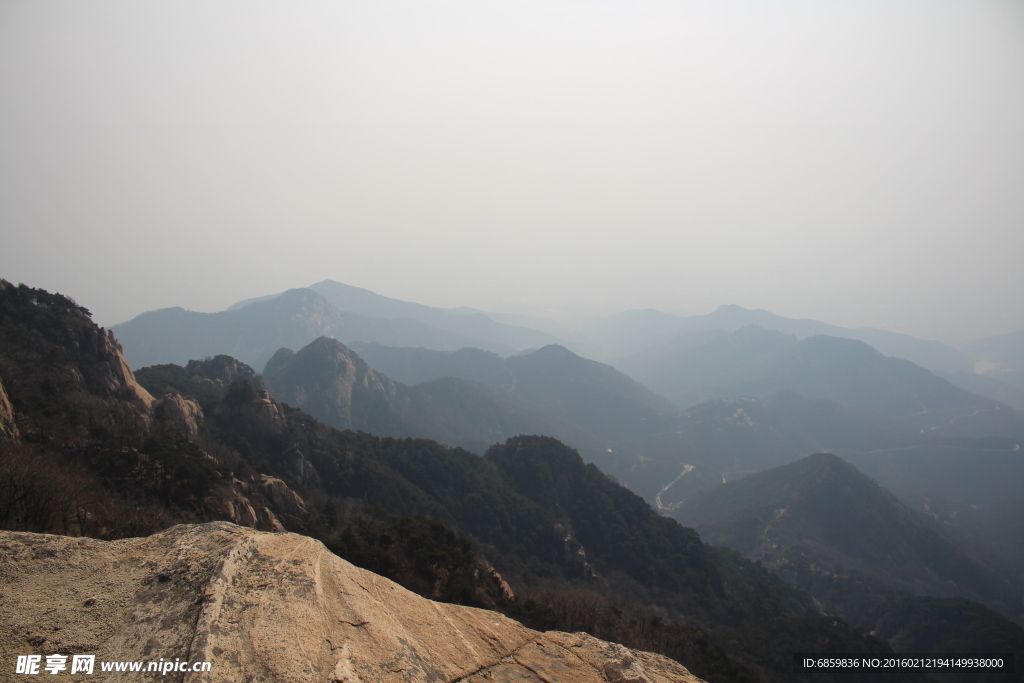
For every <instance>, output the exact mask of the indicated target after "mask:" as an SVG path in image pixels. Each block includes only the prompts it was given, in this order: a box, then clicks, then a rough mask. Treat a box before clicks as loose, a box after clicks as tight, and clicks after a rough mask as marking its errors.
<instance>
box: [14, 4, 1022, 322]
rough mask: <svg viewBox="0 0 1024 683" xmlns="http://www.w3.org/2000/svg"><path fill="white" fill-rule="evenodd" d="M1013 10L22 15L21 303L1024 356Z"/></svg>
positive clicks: (644, 8) (376, 9)
mask: <svg viewBox="0 0 1024 683" xmlns="http://www.w3.org/2000/svg"><path fill="white" fill-rule="evenodd" d="M1022 261H1024V3H1021V2H1019V1H1018V0H963V1H950V0H921V1H903V0H885V1H882V0H878V1H872V0H845V1H844V0H832V1H828V2H826V1H824V0H816V1H807V2H801V1H795V0H775V1H773V2H764V1H763V0H751V1H749V2H743V1H736V0H715V1H712V0H708V1H706V2H687V1H686V0H674V1H672V2H654V1H645V0H628V1H627V0H616V1H610V0H586V1H583V0H581V1H579V2H571V1H566V0H544V1H543V2H534V1H533V0H516V1H515V2H505V1H503V0H493V1H489V2H480V1H479V0H450V1H436V2H431V1H428V0H419V1H416V2H412V1H405V2H393V1H390V0H373V1H370V0H365V1H363V0H360V1H358V2H345V1H342V0H334V1H330V2H327V1H325V2H253V1H252V0H245V1H241V2H211V1H210V0H202V1H198V2H187V1H183V0H174V1H173V2H137V0H127V1H125V2H109V1H105V0H90V2H51V1H49V0H25V1H12V0H0V277H4V278H6V279H9V280H13V281H15V282H19V281H20V282H25V283H26V284H30V285H33V286H37V287H44V288H46V289H51V290H56V291H61V292H64V293H66V294H69V295H71V296H73V297H75V298H76V299H77V300H78V301H79V303H82V304H83V305H85V306H87V307H89V308H90V309H92V311H93V313H94V316H95V318H96V320H97V322H99V323H101V324H106V325H109V324H114V323H117V322H121V321H123V320H125V319H128V318H130V317H132V316H134V315H136V314H138V313H140V312H142V311H144V310H149V309H154V308H160V307H165V306H184V307H186V308H192V309H195V310H206V311H212V310H219V309H222V308H224V307H226V306H227V305H229V304H231V303H233V302H235V301H237V300H239V299H244V298H248V297H251V296H258V295H262V294H269V293H271V292H275V291H280V290H282V289H286V288H290V287H297V286H305V285H308V284H311V283H313V282H316V281H319V280H322V279H324V278H331V279H335V280H339V281H341V282H345V283H348V284H352V285H357V286H361V287H365V288H368V289H371V290H374V291H376V292H379V293H381V294H386V295H388V296H393V297H397V298H402V299H407V300H415V301H420V302H423V303H428V304H432V305H440V306H458V305H469V306H475V307H479V308H483V309H490V310H508V311H516V312H526V311H528V310H540V309H546V308H550V309H557V310H560V311H563V312H569V313H578V314H597V313H608V312H614V311H617V310H621V309H625V308H660V309H663V310H668V311H673V312H679V313H700V312H707V311H709V310H711V309H713V308H715V307H716V306H717V305H718V304H721V303H737V304H740V305H742V306H746V307H751V308H767V309H769V310H772V311H774V312H776V313H780V314H783V315H789V316H796V317H812V318H818V319H822V320H825V321H828V322H832V323H836V324H841V325H850V326H856V325H875V326H879V327H885V328H889V329H895V330H899V331H905V332H910V333H915V334H919V335H923V336H932V337H938V338H944V339H948V340H951V341H954V342H956V341H960V340H963V339H966V338H972V337H975V336H983V335H987V334H993V333H999V332H1006V331H1010V330H1016V329H1021V328H1024V264H1022Z"/></svg>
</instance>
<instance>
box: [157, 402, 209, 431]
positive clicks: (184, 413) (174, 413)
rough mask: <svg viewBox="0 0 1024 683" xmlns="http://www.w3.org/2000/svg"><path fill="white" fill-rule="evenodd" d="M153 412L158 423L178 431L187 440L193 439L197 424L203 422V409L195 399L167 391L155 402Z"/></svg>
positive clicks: (197, 429) (197, 427)
mask: <svg viewBox="0 0 1024 683" xmlns="http://www.w3.org/2000/svg"><path fill="white" fill-rule="evenodd" d="M154 412H155V415H156V419H157V420H158V421H159V422H160V424H162V425H163V426H165V427H167V428H170V429H172V430H175V431H177V432H179V433H180V434H182V435H183V436H184V437H185V438H186V439H188V440H189V441H195V439H196V436H198V435H199V425H201V424H202V423H203V409H202V408H200V407H199V403H197V402H196V401H193V400H191V399H187V398H182V397H181V395H180V394H176V393H173V392H168V393H167V394H166V395H164V397H163V398H162V399H161V400H160V402H159V403H158V404H157V406H156V409H155V411H154Z"/></svg>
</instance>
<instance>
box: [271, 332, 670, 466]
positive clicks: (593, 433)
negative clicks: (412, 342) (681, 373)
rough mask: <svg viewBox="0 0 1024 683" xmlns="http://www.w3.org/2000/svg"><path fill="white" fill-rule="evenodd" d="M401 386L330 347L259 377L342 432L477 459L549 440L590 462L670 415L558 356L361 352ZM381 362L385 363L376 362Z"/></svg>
mask: <svg viewBox="0 0 1024 683" xmlns="http://www.w3.org/2000/svg"><path fill="white" fill-rule="evenodd" d="M358 348H360V349H361V350H363V351H364V352H366V353H369V354H370V355H371V356H372V357H374V358H375V359H376V360H377V361H378V362H377V363H375V364H376V365H377V367H378V368H381V367H384V368H387V369H388V370H397V373H396V374H397V375H398V377H399V378H401V379H403V380H409V379H410V377H411V378H412V381H415V382H416V383H415V384H411V385H407V384H405V383H403V382H396V381H394V380H393V379H392V378H391V377H390V375H389V374H387V373H381V372H377V371H376V370H375V369H373V368H371V367H370V366H369V365H368V364H367V363H366V362H364V360H363V359H362V358H361V357H360V356H359V355H357V354H356V353H355V352H354V351H353V350H352V349H349V348H348V347H346V346H345V345H344V344H342V343H341V342H339V341H337V340H335V339H329V338H320V339H318V340H316V341H314V342H313V343H311V344H309V345H308V346H306V347H304V348H303V349H301V350H300V351H298V352H294V353H293V352H291V351H290V350H289V349H281V350H279V351H278V352H277V353H275V354H274V356H273V358H271V360H270V362H268V364H267V367H266V368H265V372H264V381H265V382H266V384H267V387H268V389H269V390H270V392H271V393H272V394H273V395H274V396H275V397H277V398H278V399H280V400H282V401H284V402H286V403H289V404H291V405H295V406H297V407H300V408H302V409H303V410H305V411H306V412H308V413H310V414H311V415H313V416H314V417H316V418H317V419H320V420H323V421H325V422H327V423H328V424H332V425H334V426H336V427H339V428H342V429H346V428H350V429H363V430H366V431H370V432H373V433H375V434H384V435H389V436H417V437H424V438H433V439H436V440H438V441H442V442H445V443H451V444H454V445H459V446H462V447H464V448H468V449H470V450H474V451H477V452H482V451H483V450H484V449H485V448H486V447H487V446H489V445H490V444H492V443H495V442H496V441H502V440H504V439H507V438H509V437H510V436H514V435H516V434H521V433H535V434H545V435H549V436H555V437H558V438H561V439H565V440H567V441H569V442H570V443H573V444H574V445H576V446H577V447H578V448H581V449H583V450H584V451H586V452H588V453H590V454H591V455H594V454H597V453H600V452H604V451H607V449H608V448H609V445H611V446H614V447H616V448H617V445H618V443H620V442H621V440H623V439H625V438H630V437H632V436H635V435H636V434H637V433H639V432H640V431H642V430H643V429H645V428H646V427H645V425H647V424H649V422H650V421H651V420H653V419H654V418H655V416H656V415H657V414H658V410H659V409H672V405H671V404H670V403H669V402H668V401H665V400H664V399H663V398H661V397H660V396H658V395H656V394H654V393H653V392H650V391H649V390H647V389H646V388H644V387H643V386H642V385H639V384H637V383H636V382H634V381H633V380H631V379H629V378H628V377H626V376H625V375H622V374H621V373H619V372H618V371H616V370H615V369H614V368H611V367H610V366H606V365H602V364H600V363H596V362H594V361H590V360H587V359H584V358H580V357H578V356H576V355H575V354H573V353H572V352H571V351H569V350H567V349H565V348H562V347H560V346H548V347H544V348H542V349H540V350H538V351H535V352H533V353H531V354H527V355H524V356H516V357H511V358H507V359H502V358H500V357H498V356H497V355H495V354H490V353H487V352H485V351H480V350H479V349H461V350H459V351H455V352H439V351H431V350H428V349H406V348H392V347H383V346H380V345H374V344H362V345H358ZM382 359H383V360H382Z"/></svg>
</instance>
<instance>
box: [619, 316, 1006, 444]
mask: <svg viewBox="0 0 1024 683" xmlns="http://www.w3.org/2000/svg"><path fill="white" fill-rule="evenodd" d="M619 367H621V368H622V369H623V370H625V371H626V372H627V373H628V374H629V375H630V376H632V377H633V378H635V379H637V380H639V381H640V382H643V383H644V384H646V385H647V386H649V387H651V388H652V389H654V390H655V391H658V392H660V393H661V394H663V395H664V396H666V397H668V398H670V399H672V400H673V401H675V402H676V403H678V404H680V405H691V404H694V403H697V402H699V401H702V400H706V399H709V398H735V397H740V396H753V397H760V396H766V395H768V394H770V393H772V392H776V391H780V390H792V391H796V392H799V393H801V394H804V395H806V396H809V397H815V398H827V399H830V400H834V401H838V402H841V403H845V404H847V405H851V406H857V407H862V408H867V409H870V410H874V411H876V412H878V413H880V414H882V415H885V416H887V417H890V418H893V419H895V420H898V421H902V422H904V423H906V424H908V425H912V426H914V427H917V428H918V429H921V430H925V431H926V432H929V433H932V434H936V435H946V436H976V437H982V436H1008V437H1013V438H1019V437H1024V415H1022V414H1021V413H1020V412H1018V411H1016V410H1013V409H1012V408H1010V407H1009V406H1007V405H1005V404H1002V403H999V402H998V401H994V400H992V399H988V398H984V397H981V396H977V395H976V394H972V393H970V392H968V391H965V390H963V389H960V388H958V387H955V386H953V385H952V384H950V383H949V382H948V381H946V380H944V379H942V378H941V377H938V376H936V375H935V374H933V373H931V372H929V371H928V370H926V369H924V368H921V367H919V366H917V365H915V364H913V363H911V362H909V361H907V360H903V359H900V358H891V357H889V358H887V357H886V356H884V355H882V354H881V353H879V352H878V351H877V350H875V349H873V348H871V347H870V346H868V345H867V344H866V343H864V342H860V341H856V340H852V339H845V338H837V337H827V336H815V337H808V338H806V339H803V340H799V339H798V338H797V336H796V335H795V334H793V335H787V334H784V333H782V332H778V331H775V330H768V329H765V328H762V327H759V326H753V325H752V326H748V327H744V328H741V329H739V330H736V331H735V332H732V333H730V334H727V335H724V336H721V337H717V338H715V339H713V340H711V341H705V342H702V343H697V344H691V343H690V341H689V340H687V339H683V340H682V341H673V342H668V343H665V344H662V345H660V346H658V347H655V348H652V349H650V350H648V351H646V352H644V353H640V354H636V355H634V356H632V357H630V358H628V359H625V360H623V361H621V362H620V363H619Z"/></svg>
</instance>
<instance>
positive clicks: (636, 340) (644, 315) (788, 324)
mask: <svg viewBox="0 0 1024 683" xmlns="http://www.w3.org/2000/svg"><path fill="white" fill-rule="evenodd" d="M749 325H757V326H760V327H763V328H765V329H768V330H776V331H779V332H782V333H784V334H787V335H795V336H796V338H797V339H805V338H807V337H813V336H818V335H826V336H830V337H842V338H845V339H857V340H859V341H862V342H864V343H866V344H868V345H870V346H873V347H874V348H876V349H878V350H879V351H880V352H881V353H882V354H884V355H886V356H895V357H897V358H905V359H907V360H909V361H911V362H913V363H916V364H917V365H920V366H921V367H924V368H928V369H929V370H933V371H936V372H970V371H972V370H973V363H972V359H971V358H970V357H969V356H967V355H966V354H964V353H963V352H961V351H958V350H956V349H954V348H953V347H951V346H948V345H946V344H943V343H942V342H938V341H929V340H923V339H918V338H916V337H912V336H910V335H906V334H899V333H897V332H888V331H886V330H879V329H876V328H873V327H861V328H857V329H849V328H844V327H838V326H836V325H829V324H828V323H823V322H820V321H817V320H808V319H795V318H786V317H783V316H780V315H776V314H774V313H770V312H769V311H765V310H762V309H758V310H748V309H745V308H742V307H740V306H735V305H723V306H719V307H718V309H716V310H715V311H713V312H712V313H708V314H706V315H694V316H689V317H680V316H673V315H669V314H667V313H662V312H660V311H653V310H645V311H626V312H623V313H619V314H616V315H613V316H609V317H608V318H605V319H603V320H600V321H597V322H595V323H592V325H591V326H590V328H589V331H590V332H591V334H592V335H593V336H595V337H596V338H599V339H602V340H604V343H605V355H606V357H607V358H609V359H611V362H612V363H614V364H615V365H616V367H619V362H618V360H619V359H621V358H623V357H626V356H631V355H633V354H638V353H640V352H642V351H645V350H647V349H651V347H657V346H659V345H662V344H671V345H673V346H676V347H679V346H682V344H683V343H684V342H686V343H689V344H696V343H701V342H703V341H707V339H708V335H712V336H715V335H717V336H721V335H724V334H726V333H729V332H734V331H736V330H738V329H740V328H743V327H747V326H749ZM653 350H654V349H652V351H653Z"/></svg>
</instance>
